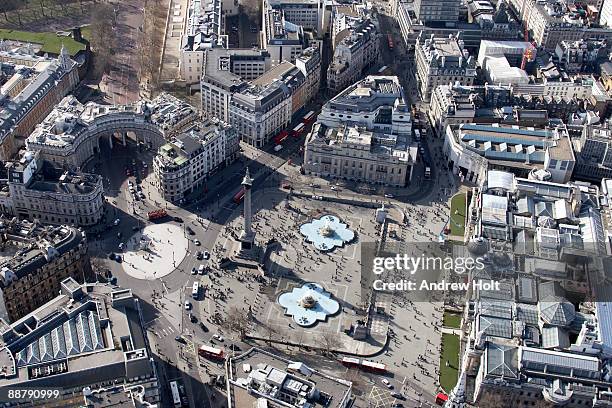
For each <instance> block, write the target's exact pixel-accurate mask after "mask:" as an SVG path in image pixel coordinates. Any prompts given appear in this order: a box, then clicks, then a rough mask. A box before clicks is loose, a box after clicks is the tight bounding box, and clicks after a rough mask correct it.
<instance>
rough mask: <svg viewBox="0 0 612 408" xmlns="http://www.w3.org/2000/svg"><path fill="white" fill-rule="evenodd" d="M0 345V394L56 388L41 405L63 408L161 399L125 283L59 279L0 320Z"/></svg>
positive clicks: (28, 403)
mask: <svg viewBox="0 0 612 408" xmlns="http://www.w3.org/2000/svg"><path fill="white" fill-rule="evenodd" d="M0 350H1V351H2V353H0V356H1V357H0V367H2V371H0V392H3V393H4V395H6V392H7V390H8V389H13V390H14V389H53V390H55V389H59V390H60V392H59V396H58V398H56V399H52V400H51V399H47V400H45V403H47V404H53V406H61V407H66V408H77V407H103V406H105V407H108V406H122V407H134V408H136V407H145V406H146V407H155V406H159V405H158V404H160V402H161V396H160V385H159V384H160V383H159V379H158V376H157V371H156V368H155V364H154V362H153V358H152V355H151V351H150V349H149V345H148V341H147V334H146V332H145V329H144V327H143V320H142V311H141V306H140V302H139V300H138V299H137V298H136V297H135V296H133V295H132V292H131V290H129V289H122V288H119V287H116V286H111V285H106V284H86V285H80V284H78V283H77V282H76V281H75V280H74V279H72V278H67V279H63V280H62V281H61V285H58V290H57V291H55V292H54V293H53V296H52V297H51V298H50V299H49V300H48V301H45V302H43V303H42V304H41V305H40V306H39V307H38V308H36V310H32V311H31V312H29V313H28V314H26V315H25V316H24V317H23V318H21V319H19V320H17V321H15V322H14V323H12V324H7V323H6V322H5V321H2V320H0ZM5 402H6V401H5ZM22 404H24V405H19V406H37V404H36V402H35V401H31V400H26V401H23V402H22ZM9 406H10V405H9Z"/></svg>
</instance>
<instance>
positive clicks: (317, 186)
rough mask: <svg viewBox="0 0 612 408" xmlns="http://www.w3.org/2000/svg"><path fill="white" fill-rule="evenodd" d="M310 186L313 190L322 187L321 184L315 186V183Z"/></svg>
mask: <svg viewBox="0 0 612 408" xmlns="http://www.w3.org/2000/svg"><path fill="white" fill-rule="evenodd" d="M309 186H310V187H312V188H319V187H321V185H320V184H315V183H310V184H309Z"/></svg>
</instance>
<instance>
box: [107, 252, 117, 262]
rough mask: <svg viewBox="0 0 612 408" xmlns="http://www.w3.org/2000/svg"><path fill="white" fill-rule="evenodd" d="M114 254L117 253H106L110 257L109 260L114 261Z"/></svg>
mask: <svg viewBox="0 0 612 408" xmlns="http://www.w3.org/2000/svg"><path fill="white" fill-rule="evenodd" d="M116 256H117V255H115V253H114V252H111V253H110V254H108V259H110V260H111V261H114V260H115V257H116Z"/></svg>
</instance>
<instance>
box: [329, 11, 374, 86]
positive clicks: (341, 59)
mask: <svg viewBox="0 0 612 408" xmlns="http://www.w3.org/2000/svg"><path fill="white" fill-rule="evenodd" d="M334 38H335V41H336V42H335V43H334V56H333V58H332V61H331V63H330V64H329V67H328V68H327V87H328V89H329V91H330V92H332V93H337V92H340V91H342V90H343V89H344V88H346V87H347V86H349V85H351V84H353V83H355V82H357V81H358V80H359V79H360V78H361V77H362V73H363V72H364V70H365V69H367V68H368V67H371V66H373V65H375V64H376V63H377V62H378V58H379V51H378V43H379V36H378V33H377V31H376V27H375V25H374V23H373V22H372V21H371V20H370V18H369V17H367V16H363V17H360V18H357V19H354V20H352V21H350V22H349V24H348V27H347V28H345V29H344V30H342V31H340V32H339V33H338V34H337V35H336V36H335V37H334Z"/></svg>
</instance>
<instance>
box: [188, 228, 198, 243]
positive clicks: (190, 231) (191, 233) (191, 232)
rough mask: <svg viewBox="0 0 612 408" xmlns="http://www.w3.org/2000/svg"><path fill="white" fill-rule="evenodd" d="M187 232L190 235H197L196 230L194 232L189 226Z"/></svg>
mask: <svg viewBox="0 0 612 408" xmlns="http://www.w3.org/2000/svg"><path fill="white" fill-rule="evenodd" d="M186 230H187V232H188V233H189V235H195V232H193V230H192V229H191V227H187V228H186ZM196 245H197V244H196Z"/></svg>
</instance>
